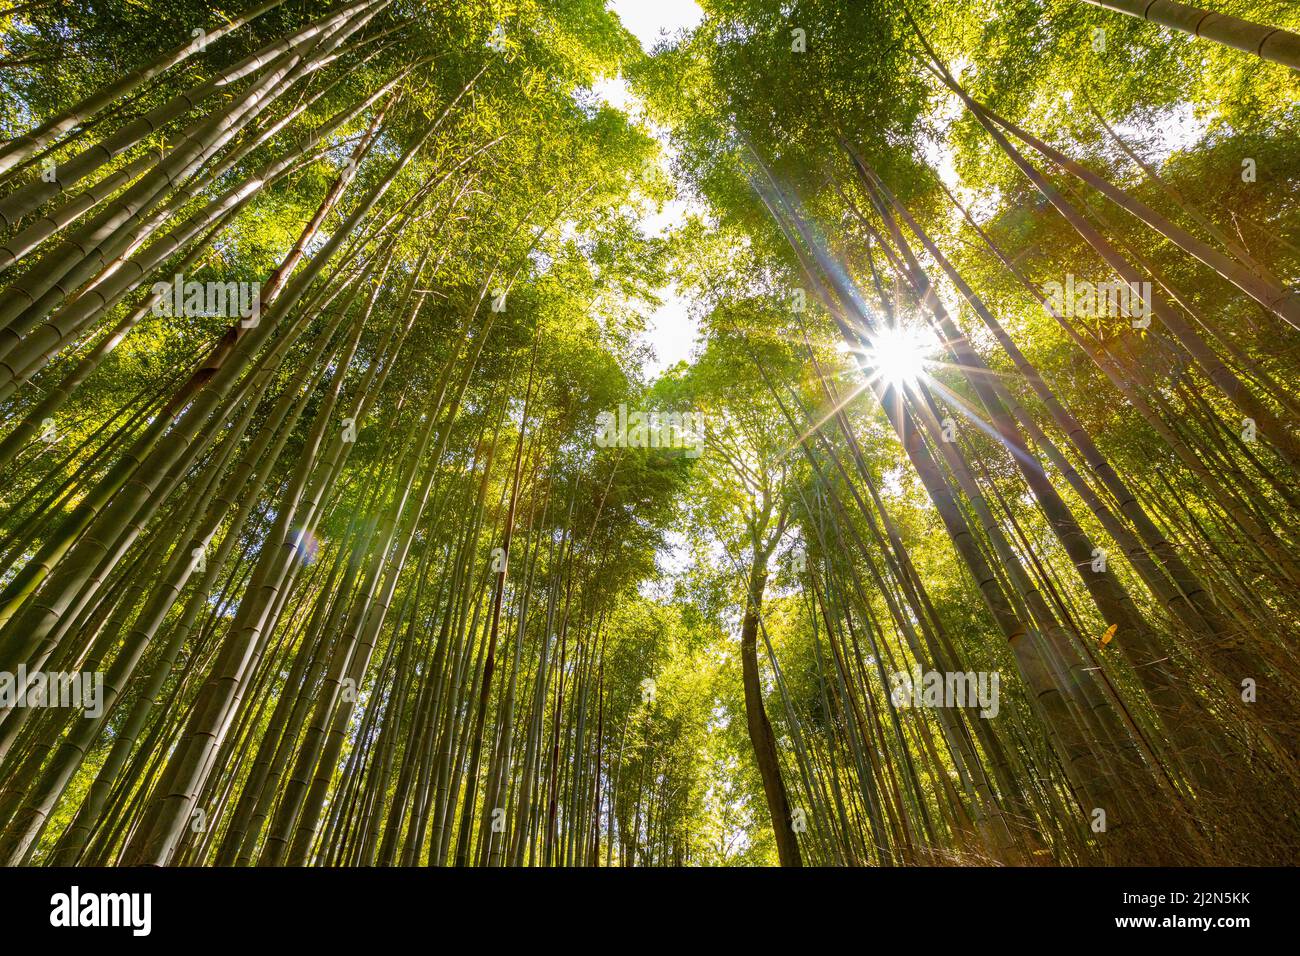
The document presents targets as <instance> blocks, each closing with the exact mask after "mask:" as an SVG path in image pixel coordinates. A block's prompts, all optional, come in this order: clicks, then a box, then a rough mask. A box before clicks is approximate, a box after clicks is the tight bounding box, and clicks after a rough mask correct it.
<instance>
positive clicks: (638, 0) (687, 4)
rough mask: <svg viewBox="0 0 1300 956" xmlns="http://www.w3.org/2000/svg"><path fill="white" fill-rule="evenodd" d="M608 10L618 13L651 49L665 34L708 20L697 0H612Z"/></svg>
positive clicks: (631, 30)
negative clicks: (705, 18)
mask: <svg viewBox="0 0 1300 956" xmlns="http://www.w3.org/2000/svg"><path fill="white" fill-rule="evenodd" d="M605 9H606V10H609V11H611V12H612V13H615V14H617V15H618V18H619V20H621V21H622V23H623V26H625V27H627V29H628V32H630V33H631V34H632V35H633V36H634V37H636V38H637V39H638V40H640V41H641V47H642V49H644V50H649V49H650V48H651V47H653V46H654V45H655V43H656V42H658V41H659V39H660V38H661V37H662V36H671V35H672V34H674V33H676V32H677V31H678V30H680V29H683V28H684V29H687V30H689V29H691V28H692V27H694V26H696V25H697V24H698V23H699V22H700V21H701V20H703V19H704V11H703V10H701V9H700V5H699V4H698V3H696V2H695V0H609V3H607V4H605Z"/></svg>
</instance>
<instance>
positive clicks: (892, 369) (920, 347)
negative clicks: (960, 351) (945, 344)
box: [863, 325, 933, 385]
mask: <svg viewBox="0 0 1300 956" xmlns="http://www.w3.org/2000/svg"><path fill="white" fill-rule="evenodd" d="M932 344H933V343H931V342H930V341H929V338H928V336H927V335H926V334H925V332H924V330H923V329H920V328H917V327H916V326H908V325H898V326H883V327H882V328H880V329H879V330H878V331H877V332H876V333H875V334H874V335H872V336H871V344H870V346H869V347H868V348H867V349H866V351H865V352H864V353H863V354H864V355H865V357H866V361H867V367H868V368H869V369H870V370H871V372H872V373H873V374H875V375H879V376H880V378H881V379H882V380H883V381H885V382H888V383H889V384H890V385H904V384H906V383H908V382H914V381H916V380H917V379H919V378H920V377H921V376H922V375H924V374H925V367H926V364H927V363H928V361H929V358H930V351H931V347H932Z"/></svg>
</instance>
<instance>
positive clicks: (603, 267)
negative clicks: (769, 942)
mask: <svg viewBox="0 0 1300 956" xmlns="http://www.w3.org/2000/svg"><path fill="white" fill-rule="evenodd" d="M241 2H242V0H241ZM700 6H701V7H702V9H703V19H702V20H701V21H700V23H699V24H698V25H696V26H694V27H693V28H692V29H689V30H682V31H679V32H677V33H676V34H674V35H669V36H665V37H664V38H663V39H661V40H660V42H659V43H658V44H657V45H656V46H655V47H654V49H653V50H651V51H649V52H648V53H647V52H645V51H643V50H642V48H641V46H640V44H639V43H638V42H637V40H636V38H635V37H633V36H632V35H631V34H630V33H629V32H628V31H627V30H626V29H625V28H624V27H623V25H622V24H621V23H620V21H619V20H618V19H617V17H616V16H615V15H614V14H612V13H610V12H609V11H607V10H606V9H605V4H604V3H603V2H601V0H518V2H510V3H505V2H496V0H474V2H454V0H353V2H347V0H263V2H260V3H258V2H250V3H248V4H247V5H246V6H245V5H241V6H239V7H238V8H234V7H232V8H231V9H225V8H224V7H223V8H222V9H219V10H218V9H214V8H211V7H209V6H207V5H199V4H189V3H185V2H161V0H160V2H150V3H143V4H141V3H128V2H122V3H118V2H95V3H83V2H75V0H33V2H29V3H22V2H18V3H14V2H10V3H8V4H7V5H6V9H4V10H0V135H2V136H3V142H2V143H0V273H3V274H2V275H0V287H2V288H3V291H0V472H2V474H3V476H4V477H3V483H2V484H0V674H2V675H5V678H4V679H5V680H7V684H4V685H0V686H3V687H6V688H8V690H7V693H8V694H9V696H8V697H6V698H5V700H4V707H3V708H2V709H0V861H3V863H4V864H6V865H11V866H16V865H83V866H113V865H120V866H135V865H215V866H306V865H314V866H371V865H380V866H398V865H401V866H426V865H427V866H584V867H593V866H647V865H659V866H681V865H701V864H703V865H708V864H757V865H763V864H777V863H779V864H780V865H784V866H800V865H824V866H900V865H944V864H947V865H953V864H959V865H1089V864H1104V863H1110V864H1151V863H1159V864H1193V865H1209V864H1229V865H1240V864H1278V863H1289V862H1295V860H1296V859H1297V858H1298V854H1300V817H1298V816H1297V811H1296V795H1297V793H1300V751H1298V750H1297V741H1298V740H1300V704H1298V703H1297V700H1296V696H1295V692H1294V687H1295V686H1296V684H1297V681H1298V680H1300V658H1298V657H1297V653H1296V650H1297V649H1296V644H1295V640H1294V635H1295V633H1296V630H1297V626H1300V539H1298V538H1297V534H1296V528H1297V527H1298V526H1300V525H1298V523H1297V518H1298V517H1300V481H1297V465H1298V464H1300V438H1298V437H1297V434H1296V431H1295V417H1296V415H1297V414H1298V413H1300V398H1297V395H1296V390H1295V385H1294V383H1295V382H1296V381H1297V373H1298V372H1300V348H1298V346H1300V293H1297V291H1296V289H1297V283H1298V282H1300V247H1298V246H1297V244H1296V242H1295V240H1294V236H1295V234H1296V227H1297V224H1298V223H1300V200H1298V199H1297V193H1296V184H1297V183H1300V156H1297V155H1296V151H1295V149H1294V141H1295V136H1294V132H1295V129H1296V123H1297V121H1300V11H1297V10H1296V9H1295V8H1294V5H1291V4H1288V3H1285V2H1281V0H1278V2H1267V0H1260V2H1257V3H1254V4H1246V3H1243V2H1236V0H1233V2H1228V0H1224V2H1222V3H1216V5H1215V7H1214V9H1213V10H1212V11H1211V10H1205V9H1201V8H1195V7H1189V6H1187V5H1185V4H1180V3H1173V2H1166V0H1157V2H1156V3H1153V4H1150V3H1146V4H1138V3H1125V2H1119V0H999V2H997V3H992V2H987V3H985V2H965V3H958V2H955V0H868V2H863V3H852V4H848V3H843V2H837V0H796V2H792V3H785V4H778V3H774V2H770V0H707V2H702V3H701V4H700ZM1189 24H1190V26H1189ZM620 75H621V76H623V77H625V78H626V82H627V83H628V84H629V85H630V88H631V90H632V91H633V93H634V94H635V105H634V106H633V107H629V108H625V109H619V108H615V107H614V106H612V105H610V104H609V103H608V102H606V100H605V99H603V98H602V96H601V95H600V94H599V92H598V90H599V88H600V85H601V83H602V82H604V80H605V79H607V78H610V77H614V76H620ZM1161 130H1163V131H1164V132H1163V134H1161V132H1160V131H1161ZM1188 130H1191V131H1192V133H1191V134H1189V135H1184V138H1183V140H1182V141H1179V142H1173V143H1170V142H1166V141H1165V140H1167V139H1169V138H1170V137H1173V138H1176V137H1177V134H1179V132H1180V131H1181V132H1182V133H1184V134H1186V133H1187V131H1188ZM1162 135H1163V138H1162ZM685 198H689V200H690V204H689V206H688V207H687V208H688V212H687V213H685V214H683V215H682V216H680V217H677V220H676V221H674V222H673V223H672V224H671V226H670V227H669V228H668V229H666V230H665V231H662V232H657V231H655V230H650V229H647V228H646V225H645V220H646V216H647V215H649V214H650V213H652V212H654V211H655V210H660V209H662V208H664V207H663V204H664V203H666V202H668V201H669V200H676V201H677V202H678V203H679V204H680V203H681V201H682V200H683V199H685ZM679 208H681V207H680V205H679ZM670 283H671V284H672V285H673V287H674V288H676V289H677V290H678V291H679V292H680V293H681V294H682V295H683V296H684V297H686V299H687V300H689V303H690V309H691V312H692V315H693V316H694V317H695V319H696V321H697V323H698V326H699V334H700V338H699V342H698V344H697V347H696V351H695V353H694V354H693V356H692V357H691V359H690V360H689V361H684V362H681V363H679V364H677V365H675V366H672V367H669V368H667V369H666V370H664V371H663V372H662V373H661V374H658V375H652V374H649V373H648V372H647V371H646V367H647V365H648V363H649V361H650V355H649V352H648V347H647V345H646V342H645V337H644V335H643V334H642V333H643V332H644V329H645V316H646V313H647V311H648V310H649V309H650V308H651V307H653V305H654V304H655V303H656V302H657V301H658V299H659V297H661V296H662V295H663V290H664V289H665V288H666V287H667V286H668V285H669V284H670ZM1085 286H1086V288H1087V289H1088V290H1089V291H1090V293H1091V292H1092V291H1094V290H1095V291H1097V293H1098V294H1097V295H1096V296H1092V297H1090V298H1088V299H1087V300H1086V302H1085V301H1084V300H1081V299H1080V298H1078V297H1077V296H1075V294H1074V293H1075V291H1076V290H1077V289H1081V288H1084V287H1085ZM1108 297H1109V298H1108ZM1103 301H1104V302H1110V303H1112V304H1113V303H1115V302H1118V303H1120V307H1119V309H1118V310H1117V311H1116V310H1107V309H1104V308H1099V307H1098V305H1097V303H1099V302H1103ZM1081 303H1082V304H1081ZM628 409H631V410H632V411H633V412H634V413H637V414H641V418H640V419H639V420H640V421H641V422H642V423H643V424H644V422H645V420H646V419H645V417H644V414H642V413H648V412H653V413H654V416H652V417H651V418H650V422H651V424H650V426H649V430H650V431H655V430H656V428H657V427H658V426H656V424H655V422H657V421H659V420H660V419H663V418H666V419H667V420H670V421H671V422H673V424H672V425H671V426H670V427H667V428H659V429H658V431H659V434H660V437H662V438H663V439H664V440H663V441H662V443H660V442H654V441H645V440H642V441H637V440H625V439H626V438H627V436H623V438H620V439H619V440H617V441H609V440H606V439H607V438H608V434H607V433H608V432H609V430H610V428H611V427H612V426H611V422H617V423H618V425H619V428H624V426H625V425H626V423H627V421H629V419H628V416H627V410H628ZM655 416H658V417H655ZM636 428H637V426H635V425H634V426H633V429H632V430H633V431H635V430H636ZM641 431H642V433H643V436H642V437H644V433H645V431H646V429H645V428H644V427H642V428H641ZM660 444H662V445H663V446H664V447H658V446H659V445H660ZM670 555H675V556H676V557H675V558H670V557H669V556H670ZM683 555H684V556H685V558H684V559H683V557H682V556H683ZM934 674H938V675H941V678H942V675H948V677H949V678H951V677H952V676H953V675H958V676H959V677H963V678H969V679H970V681H968V683H975V682H976V675H981V676H980V678H979V680H980V681H984V680H985V678H988V680H990V681H992V684H991V691H992V699H991V700H987V699H985V697H984V696H983V695H984V689H987V688H985V685H984V684H982V683H981V684H980V685H979V686H980V687H981V688H982V690H981V697H980V699H979V700H978V701H976V700H973V699H971V698H970V697H967V698H965V699H962V700H956V701H954V700H953V699H952V694H951V680H949V691H950V692H949V694H948V698H947V699H946V700H945V698H944V693H943V691H942V689H941V690H940V693H939V695H938V699H937V700H932V699H930V698H929V697H928V696H927V694H928V691H926V690H923V688H922V687H921V686H920V685H922V684H925V683H926V676H927V675H934ZM58 675H94V680H95V684H94V686H95V688H96V694H95V700H94V705H93V706H83V707H75V706H60V705H59V702H58V701H57V700H56V699H55V698H56V697H57V695H56V694H55V693H54V688H55V685H56V684H57V683H58V680H59V677H58ZM900 675H909V680H908V681H906V682H904V683H903V684H900V681H899V677H900ZM38 685H40V686H41V687H43V688H44V689H43V690H42V691H41V693H40V694H38V693H37V687H38ZM87 686H90V685H89V684H87ZM64 689H66V687H65V688H64ZM41 694H43V695H44V696H43V697H42V696H41ZM33 701H35V702H36V703H37V704H43V705H42V706H36V705H33Z"/></svg>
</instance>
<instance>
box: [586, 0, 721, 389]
mask: <svg viewBox="0 0 1300 956" xmlns="http://www.w3.org/2000/svg"><path fill="white" fill-rule="evenodd" d="M606 9H608V10H610V11H611V12H612V13H614V14H616V15H617V16H618V18H619V20H620V21H621V22H622V24H623V26H625V27H626V28H627V29H628V31H629V32H631V33H632V34H633V35H634V36H635V37H636V38H637V39H638V40H639V41H640V42H641V46H642V48H643V49H645V50H649V49H650V48H651V47H653V46H654V45H655V43H657V42H658V41H659V40H660V39H662V38H663V37H665V36H672V35H674V34H676V33H677V31H679V30H682V29H687V30H689V29H691V28H693V27H695V26H696V25H698V24H699V22H700V21H701V20H703V19H704V11H703V10H702V9H700V6H699V4H697V3H696V2H695V0H610V2H609V3H608V4H607V5H606ZM592 91H593V92H594V93H595V94H596V95H597V96H598V97H600V99H601V100H602V101H604V102H605V103H607V104H608V105H609V106H610V107H612V108H614V109H617V110H621V111H623V112H624V113H627V114H628V115H629V116H630V117H632V118H633V119H634V120H640V121H641V122H645V119H644V110H643V109H642V105H641V101H640V99H639V98H638V97H637V95H636V94H635V93H633V92H632V91H631V89H629V88H628V85H627V81H626V80H625V79H624V78H623V77H621V76H614V77H608V76H607V77H601V78H600V79H599V80H598V81H597V82H596V83H595V84H594V85H593V86H592ZM646 125H647V128H649V130H650V131H651V133H653V134H654V136H655V138H656V139H658V140H659V144H660V147H661V149H662V151H663V152H662V154H661V156H660V163H661V164H662V165H663V166H664V168H665V170H667V168H668V165H669V163H670V162H671V161H672V150H671V147H670V145H669V143H668V134H667V131H666V130H661V129H658V128H656V127H655V126H654V125H653V124H650V123H646ZM692 212H702V210H701V209H699V208H698V206H696V205H695V204H694V203H692V202H687V201H685V200H681V199H673V200H670V201H669V202H666V203H664V205H663V208H662V209H660V210H659V211H658V212H649V213H647V214H646V215H645V216H643V217H642V219H641V222H640V228H641V231H642V232H643V233H644V234H645V235H647V236H662V235H664V234H665V233H666V232H668V231H669V230H671V229H672V228H673V227H674V226H676V225H678V224H679V223H682V222H684V221H685V219H686V217H687V216H688V215H689V214H691V213H692ZM656 295H657V296H658V298H659V299H660V300H661V302H662V304H661V305H659V306H658V307H657V308H655V309H654V310H653V311H648V314H647V315H645V332H643V333H642V334H641V336H640V338H641V341H642V342H644V343H646V344H648V345H649V346H650V347H651V348H652V349H653V350H654V354H655V358H654V361H653V362H651V363H650V364H649V365H647V366H646V367H645V374H646V375H647V377H649V378H653V377H655V376H657V375H659V374H660V373H661V372H663V370H664V369H666V368H671V367H672V366H674V365H676V364H677V363H678V362H680V361H682V360H683V359H689V358H690V355H691V351H692V349H693V348H694V346H695V341H696V338H697V335H698V331H699V326H698V323H697V322H696V321H695V320H694V319H693V318H692V317H691V315H690V308H689V305H690V303H689V301H688V300H687V299H685V298H683V297H682V296H681V295H679V294H678V292H677V288H676V286H675V285H674V284H672V283H670V284H668V285H667V286H665V287H663V288H662V289H658V290H656ZM647 309H648V307H647Z"/></svg>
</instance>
